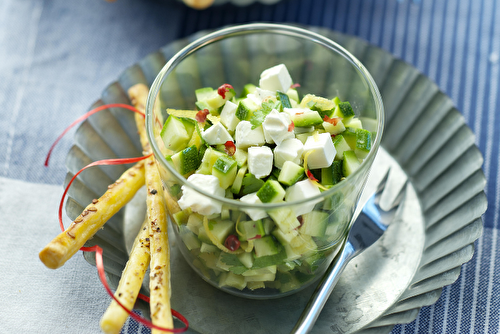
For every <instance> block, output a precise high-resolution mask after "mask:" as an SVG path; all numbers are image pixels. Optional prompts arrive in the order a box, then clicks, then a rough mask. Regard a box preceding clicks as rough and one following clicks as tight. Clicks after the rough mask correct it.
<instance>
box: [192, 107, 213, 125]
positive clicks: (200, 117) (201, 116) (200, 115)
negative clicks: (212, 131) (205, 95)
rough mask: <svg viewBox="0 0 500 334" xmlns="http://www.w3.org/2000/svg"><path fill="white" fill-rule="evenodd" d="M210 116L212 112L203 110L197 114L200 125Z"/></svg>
mask: <svg viewBox="0 0 500 334" xmlns="http://www.w3.org/2000/svg"><path fill="white" fill-rule="evenodd" d="M208 114H210V111H208V109H203V110H200V111H198V112H197V113H196V117H195V118H196V120H197V121H198V122H199V123H204V122H205V121H206V120H207V116H208Z"/></svg>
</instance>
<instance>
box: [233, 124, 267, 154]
mask: <svg viewBox="0 0 500 334" xmlns="http://www.w3.org/2000/svg"><path fill="white" fill-rule="evenodd" d="M265 143H266V138H265V137H264V130H262V126H258V127H256V128H255V129H253V130H252V123H250V122H249V121H241V122H239V123H238V125H237V126H236V132H235V145H236V147H237V148H247V147H249V146H262V145H264V144H265Z"/></svg>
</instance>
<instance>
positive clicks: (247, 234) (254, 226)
mask: <svg viewBox="0 0 500 334" xmlns="http://www.w3.org/2000/svg"><path fill="white" fill-rule="evenodd" d="M238 231H239V232H240V233H241V234H240V236H239V239H240V240H241V241H246V240H252V239H256V238H262V237H263V236H264V235H265V234H266V233H265V231H264V226H263V225H262V221H261V220H246V221H243V222H239V223H238Z"/></svg>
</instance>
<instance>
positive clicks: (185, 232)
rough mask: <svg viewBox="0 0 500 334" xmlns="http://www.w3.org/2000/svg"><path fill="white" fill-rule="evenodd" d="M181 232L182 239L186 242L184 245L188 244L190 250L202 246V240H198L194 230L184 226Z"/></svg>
mask: <svg viewBox="0 0 500 334" xmlns="http://www.w3.org/2000/svg"><path fill="white" fill-rule="evenodd" d="M179 234H180V236H181V239H182V241H183V242H184V245H186V247H187V249H188V250H193V249H198V248H200V246H201V242H200V240H198V238H197V237H196V235H195V234H194V233H193V232H191V231H190V230H189V229H188V228H186V227H185V226H182V227H181V229H180V233H179Z"/></svg>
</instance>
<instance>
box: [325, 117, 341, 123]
mask: <svg viewBox="0 0 500 334" xmlns="http://www.w3.org/2000/svg"><path fill="white" fill-rule="evenodd" d="M323 121H325V122H328V123H330V124H333V125H337V123H338V122H339V121H340V117H332V118H330V117H328V115H325V117H323Z"/></svg>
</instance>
